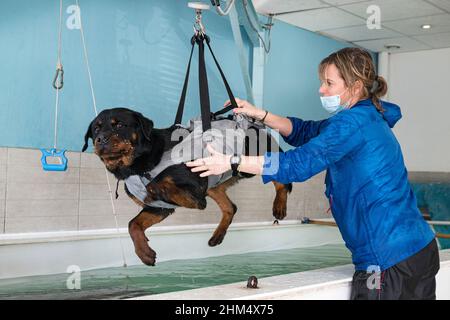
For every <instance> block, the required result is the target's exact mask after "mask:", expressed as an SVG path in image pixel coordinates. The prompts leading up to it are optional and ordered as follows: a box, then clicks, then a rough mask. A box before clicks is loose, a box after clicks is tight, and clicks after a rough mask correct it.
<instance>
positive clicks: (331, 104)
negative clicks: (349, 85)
mask: <svg viewBox="0 0 450 320" xmlns="http://www.w3.org/2000/svg"><path fill="white" fill-rule="evenodd" d="M344 92H345V91H344ZM344 92H342V93H341V94H338V95H335V96H328V97H322V96H321V97H320V101H321V102H322V107H323V108H324V109H325V110H326V111H328V112H329V113H331V114H332V115H335V114H337V113H338V112H340V111H342V110H344V109H348V107H349V106H350V103H349V102H346V103H345V104H341V95H342V94H343V93H344Z"/></svg>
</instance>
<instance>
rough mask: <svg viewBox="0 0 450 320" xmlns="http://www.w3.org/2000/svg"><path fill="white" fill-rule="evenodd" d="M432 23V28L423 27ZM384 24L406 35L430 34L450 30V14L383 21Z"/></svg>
mask: <svg viewBox="0 0 450 320" xmlns="http://www.w3.org/2000/svg"><path fill="white" fill-rule="evenodd" d="M424 24H430V25H431V26H432V28H431V29H422V27H421V26H422V25H424ZM383 25H384V26H386V27H388V28H390V29H392V30H395V31H398V32H401V33H403V34H405V35H429V34H433V33H441V32H450V14H440V15H436V16H430V17H421V18H414V19H406V20H399V21H391V22H385V23H383Z"/></svg>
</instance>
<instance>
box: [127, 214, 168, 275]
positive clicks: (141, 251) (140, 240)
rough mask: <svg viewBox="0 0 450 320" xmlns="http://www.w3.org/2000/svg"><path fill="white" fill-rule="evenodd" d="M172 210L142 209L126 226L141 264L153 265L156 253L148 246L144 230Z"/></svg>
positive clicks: (162, 218)
mask: <svg viewBox="0 0 450 320" xmlns="http://www.w3.org/2000/svg"><path fill="white" fill-rule="evenodd" d="M173 211H174V209H160V208H151V207H146V208H144V209H143V210H142V211H141V212H140V213H139V214H138V215H137V216H136V217H134V219H133V220H131V221H130V222H129V224H128V231H129V233H130V236H131V239H132V240H133V244H134V250H135V252H136V254H137V256H138V257H139V258H140V259H141V261H142V262H143V263H145V264H146V265H148V266H154V265H155V259H156V252H155V251H153V250H152V248H150V246H149V245H148V238H147V237H146V236H145V230H146V229H147V228H149V227H151V226H152V225H154V224H157V223H159V222H161V221H162V220H164V219H165V218H166V217H167V216H168V215H169V214H171V213H172V212H173Z"/></svg>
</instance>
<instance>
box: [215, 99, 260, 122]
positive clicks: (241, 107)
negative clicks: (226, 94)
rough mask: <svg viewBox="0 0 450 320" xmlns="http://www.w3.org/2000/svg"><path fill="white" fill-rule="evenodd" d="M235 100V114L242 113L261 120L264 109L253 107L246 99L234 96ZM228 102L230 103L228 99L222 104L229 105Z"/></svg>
mask: <svg viewBox="0 0 450 320" xmlns="http://www.w3.org/2000/svg"><path fill="white" fill-rule="evenodd" d="M235 100H236V104H237V106H238V107H237V108H234V109H233V112H234V113H236V114H238V113H243V114H246V115H247V116H249V117H251V118H253V119H256V120H261V119H262V118H263V117H264V115H265V113H266V112H265V111H264V110H262V109H259V108H257V107H255V106H254V105H252V104H251V103H250V102H248V101H245V100H241V99H238V98H236V99H235ZM230 103H231V102H230V100H227V102H225V104H224V107H226V106H228V105H230Z"/></svg>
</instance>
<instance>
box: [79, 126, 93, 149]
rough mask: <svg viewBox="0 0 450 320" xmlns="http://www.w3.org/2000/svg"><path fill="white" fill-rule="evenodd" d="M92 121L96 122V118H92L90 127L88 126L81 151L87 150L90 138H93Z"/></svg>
mask: <svg viewBox="0 0 450 320" xmlns="http://www.w3.org/2000/svg"><path fill="white" fill-rule="evenodd" d="M92 123H94V120H92V122H91V123H90V124H89V127H88V128H87V131H86V134H85V135H84V146H83V149H81V152H85V151H86V149H87V148H88V146H89V138H91V139H93V137H92V130H91V126H92Z"/></svg>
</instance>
